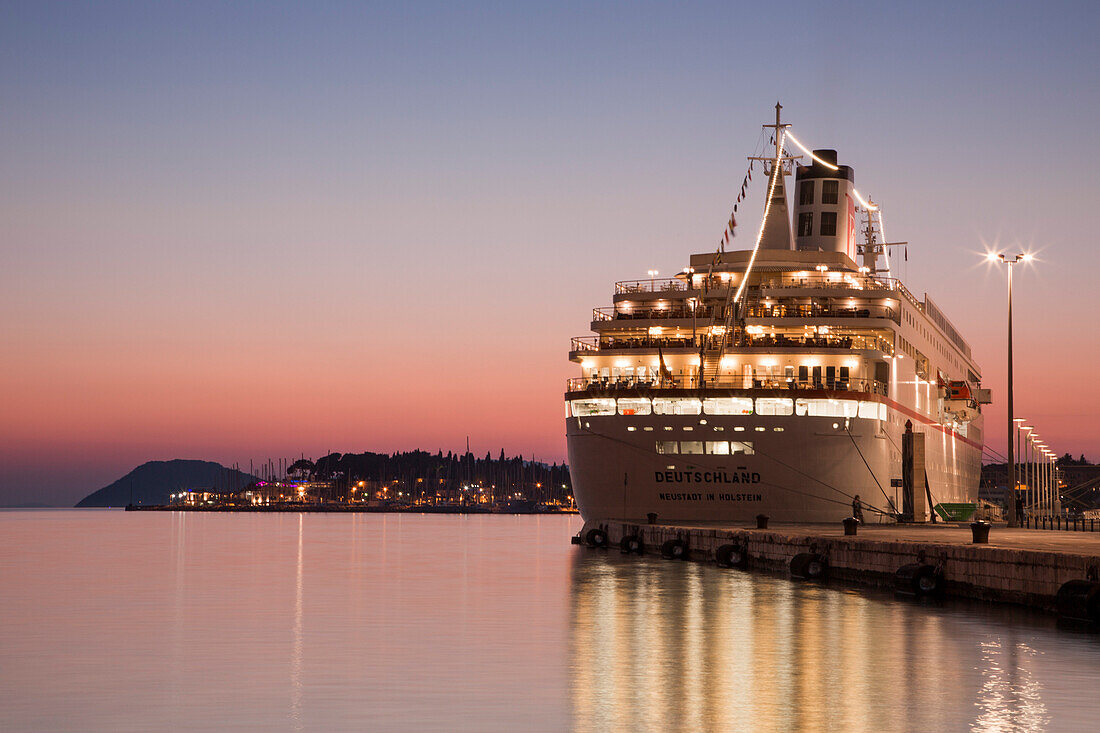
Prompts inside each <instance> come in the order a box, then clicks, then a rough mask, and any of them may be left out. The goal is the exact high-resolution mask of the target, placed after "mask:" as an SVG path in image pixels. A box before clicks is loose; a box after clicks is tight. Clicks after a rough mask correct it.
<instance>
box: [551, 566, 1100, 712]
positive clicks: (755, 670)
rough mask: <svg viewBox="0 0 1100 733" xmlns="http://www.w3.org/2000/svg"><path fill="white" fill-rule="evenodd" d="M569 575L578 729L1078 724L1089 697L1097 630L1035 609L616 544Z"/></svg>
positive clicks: (1099, 652)
mask: <svg viewBox="0 0 1100 733" xmlns="http://www.w3.org/2000/svg"><path fill="white" fill-rule="evenodd" d="M572 585H573V590H572V594H571V609H570V626H571V629H572V633H571V635H570V648H571V655H572V675H571V681H572V692H573V694H572V700H573V714H574V722H575V724H576V727H577V728H578V729H582V730H624V729H632V730H671V729H693V730H723V731H728V730H752V731H770V730H775V731H788V730H823V729H827V728H835V729H837V730H845V731H861V730H867V731H881V730H966V729H972V730H978V731H1003V730H1083V729H1092V727H1093V720H1094V717H1093V716H1094V715H1095V712H1096V711H1097V709H1098V708H1097V704H1096V701H1095V699H1094V698H1093V696H1092V695H1091V693H1090V692H1089V691H1088V690H1089V688H1090V686H1091V683H1090V682H1089V680H1090V679H1095V675H1096V674H1097V673H1100V644H1098V642H1097V639H1096V638H1095V637H1093V636H1089V635H1085V636H1082V635H1075V634H1072V633H1067V632H1064V631H1059V630H1057V629H1056V628H1055V626H1054V624H1053V623H1052V622H1051V620H1050V619H1049V618H1047V617H1045V616H1041V615H1038V614H1032V613H1029V612H1025V611H1021V610H1011V609H1003V608H991V607H988V606H983V605H977V604H960V603H949V604H945V605H942V606H930V607H929V606H922V605H920V604H916V603H913V602H912V601H906V600H901V599H895V598H893V597H892V596H891V595H889V594H882V593H867V592H866V591H854V590H848V589H842V588H829V587H821V586H817V585H811V584H800V583H794V582H791V581H789V580H787V579H786V578H781V577H776V576H770V575H760V574H751V573H744V572H740V571H721V570H718V569H717V568H712V567H707V566H703V565H698V564H691V563H674V562H670V561H665V560H661V559H659V558H649V557H647V558H642V559H639V558H634V557H629V558H623V557H622V556H620V555H619V554H618V553H617V552H614V551H613V552H610V553H601V552H594V551H582V552H580V553H578V555H577V556H576V557H575V558H574V574H573V584H572ZM1040 650H1041V651H1040Z"/></svg>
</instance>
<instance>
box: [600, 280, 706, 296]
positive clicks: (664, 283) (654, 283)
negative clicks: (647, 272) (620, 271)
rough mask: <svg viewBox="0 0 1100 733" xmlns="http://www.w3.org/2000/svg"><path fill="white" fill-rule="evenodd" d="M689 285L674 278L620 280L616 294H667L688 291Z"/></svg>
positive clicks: (616, 285) (616, 284)
mask: <svg viewBox="0 0 1100 733" xmlns="http://www.w3.org/2000/svg"><path fill="white" fill-rule="evenodd" d="M687 289H688V287H687V283H686V282H684V281H683V280H677V279H676V278H674V277H663V278H658V279H653V280H620V281H619V282H617V283H615V294H616V295H621V294H623V293H666V292H671V291H674V290H687Z"/></svg>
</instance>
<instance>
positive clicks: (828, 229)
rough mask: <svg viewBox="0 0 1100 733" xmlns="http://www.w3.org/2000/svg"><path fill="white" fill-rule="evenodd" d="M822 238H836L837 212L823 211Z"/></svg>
mask: <svg viewBox="0 0 1100 733" xmlns="http://www.w3.org/2000/svg"><path fill="white" fill-rule="evenodd" d="M821 236H823V237H835V236H836V212H835V211H822V212H821Z"/></svg>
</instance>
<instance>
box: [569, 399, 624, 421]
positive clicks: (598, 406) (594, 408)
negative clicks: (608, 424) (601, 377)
mask: <svg viewBox="0 0 1100 733" xmlns="http://www.w3.org/2000/svg"><path fill="white" fill-rule="evenodd" d="M572 404H573V415H575V416H576V417H588V416H590V415H614V414H615V400H614V398H610V397H607V398H605V397H596V398H593V399H588V400H573V403H572Z"/></svg>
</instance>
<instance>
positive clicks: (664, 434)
mask: <svg viewBox="0 0 1100 733" xmlns="http://www.w3.org/2000/svg"><path fill="white" fill-rule="evenodd" d="M766 127H767V128H770V129H772V130H773V131H774V139H775V147H776V149H775V154H774V155H769V156H768V157H767V158H763V157H761V158H758V159H759V160H761V162H762V163H763V164H764V171H765V174H766V175H767V177H768V178H767V191H768V195H769V200H768V201H766V202H765V217H764V221H763V223H762V226H761V229H760V233H759V236H758V237H757V239H756V240H755V242H754V244H755V246H754V248H753V249H751V250H744V251H731V252H724V251H717V252H709V253H704V254H695V255H691V257H690V262H689V266H688V267H686V268H685V269H684V270H683V271H682V272H680V273H679V274H678V275H677V276H676V277H673V278H664V279H657V278H652V279H648V280H634V281H624V282H619V283H616V285H615V293H614V295H613V305H611V306H610V307H606V308H596V309H595V310H594V311H593V313H592V324H591V327H592V331H593V332H594V333H595V335H593V336H587V337H581V338H576V339H573V344H572V348H571V350H570V359H571V360H572V361H574V362H577V363H578V364H579V366H580V372H581V373H580V376H579V377H576V378H574V379H571V380H570V381H569V384H568V389H567V392H566V395H565V399H566V435H567V441H568V450H569V465H570V471H571V476H572V481H573V490H574V493H575V495H576V499H577V504H578V507H579V508H580V511H581V513H582V515H583V516H584V518H585V519H586V520H588V521H592V520H599V519H625V520H628V521H630V520H633V521H639V522H644V521H645V520H646V517H647V515H648V514H650V513H654V514H657V515H658V516H659V517H660V519H661V520H662V521H665V520H669V521H671V520H729V521H744V520H751V519H752V518H753V517H755V516H756V515H757V514H766V515H768V516H769V517H771V518H772V520H773V521H836V520H839V519H842V518H844V517H847V516H849V515H850V514H851V513H852V500H853V498H854V497H856V496H858V497H859V499H860V503H861V505H862V506H863V507H864V509H865V511H867V512H869V514H868V516H867V520H868V521H880V520H883V521H893V519H894V518H896V517H898V516H899V515H906V516H907V518H911V519H913V520H915V521H924V520H927V519H928V518H930V516H931V513H932V512H933V511H938V512H939V513H941V514H949V513H950V512H951V511H952V510H953V509H957V508H958V506H960V505H968V504H970V505H972V504H973V503H974V502H975V501H976V495H977V489H978V482H979V477H980V471H981V453H982V417H981V408H980V404H979V403H980V402H982V401H988V397H987V395H988V392H987V391H985V390H981V389H980V380H981V372H980V370H979V368H978V365H977V364H976V363H975V362H974V359H973V357H972V355H971V352H970V347H969V346H968V345H967V343H966V341H965V340H964V339H963V338H962V337H961V336H960V335H959V333H958V331H957V330H956V329H955V328H954V327H953V326H952V325H951V322H950V321H949V320H948V319H947V317H946V316H945V315H944V314H943V313H942V312H941V311H940V309H939V308H937V307H936V306H935V304H934V303H933V302H932V300H931V299H930V298H929V297H928V296H927V295H925V296H924V297H923V298H917V297H916V296H915V295H913V294H912V293H910V292H909V290H907V289H906V288H905V286H904V285H903V284H902V283H901V282H899V281H898V280H897V279H896V278H894V277H891V276H890V273H889V271H888V270H886V269H883V268H881V267H880V264H881V263H883V262H887V261H888V260H887V253H888V251H889V247H890V246H891V245H890V244H889V243H887V242H885V240H884V238H883V236H882V231H881V218H878V219H877V220H876V216H875V214H876V211H877V209H876V207H875V206H874V204H873V203H872V202H869V201H864V200H863V199H861V198H860V196H859V194H858V192H857V191H856V190H855V187H854V174H853V172H852V170H851V169H850V168H848V167H847V166H843V165H838V164H837V159H836V153H835V152H834V151H830V150H818V151H814V153H813V155H812V156H807V157H808V158H809V161H808V164H806V165H801V164H798V162H797V161H798V159H797V158H795V157H793V156H791V155H788V153H787V151H786V150H785V149H784V145H783V142H784V141H785V140H786V139H787V135H786V128H787V126H786V125H784V124H782V123H781V122H780V120H779V115H778V106H777V115H776V124H775V125H768V126H766ZM792 172H793V173H794V174H795V186H794V188H795V191H794V202H795V203H794V211H793V217H792V216H790V215H789V214H788V207H787V197H786V191H785V186H784V177H785V176H787V175H789V174H790V173H792ZM792 223H793V227H792ZM857 259H858V260H859V261H858V262H857ZM907 430H911V431H912V432H914V433H917V434H923V436H924V437H923V439H922V440H923V446H924V458H923V461H922V462H921V464H920V466H919V468H921V469H922V471H921V473H923V474H924V475H925V476H924V477H919V478H918V481H917V486H916V489H915V490H916V491H917V492H918V497H917V498H918V499H919V501H916V502H914V500H913V496H912V491H913V490H914V489H912V487H911V486H910V489H909V490H910V493H909V494H908V495H906V494H905V493H904V491H903V487H902V481H901V477H902V467H903V460H902V453H903V444H904V443H905V438H904V433H905V432H906V431H907ZM911 442H912V441H910V443H911ZM908 465H912V462H911V461H910V462H909V464H908ZM921 478H924V480H923V481H922V480H920V479H921ZM911 483H912V482H910V484H911Z"/></svg>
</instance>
